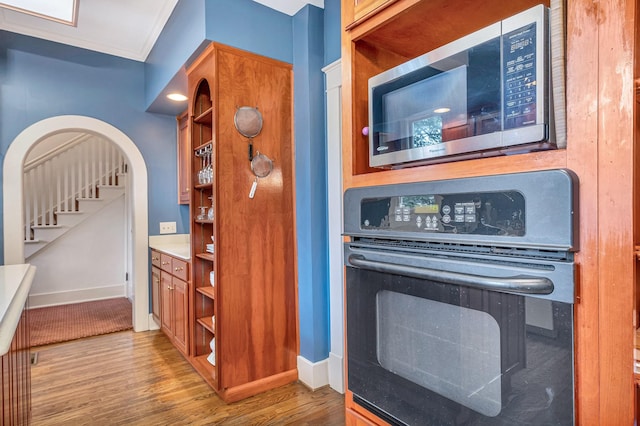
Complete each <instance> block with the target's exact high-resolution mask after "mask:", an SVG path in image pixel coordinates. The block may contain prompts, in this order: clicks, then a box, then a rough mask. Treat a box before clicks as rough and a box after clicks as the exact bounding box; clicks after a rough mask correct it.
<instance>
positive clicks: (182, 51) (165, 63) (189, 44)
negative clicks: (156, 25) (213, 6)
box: [144, 0, 206, 116]
mask: <svg viewBox="0 0 640 426" xmlns="http://www.w3.org/2000/svg"><path fill="white" fill-rule="evenodd" d="M204 14H205V2H204V0H182V1H179V2H178V3H177V4H176V7H175V8H174V9H173V13H172V14H171V17H170V18H169V20H168V21H167V23H166V25H165V26H164V28H163V29H162V32H161V33H160V35H159V36H158V39H157V40H156V43H155V44H154V46H153V48H152V49H151V52H149V55H148V56H147V60H146V61H145V65H144V67H145V105H146V106H151V105H152V104H153V103H154V102H155V101H156V100H161V101H163V102H164V96H163V91H164V89H165V87H166V86H167V85H168V84H169V82H171V81H172V80H174V79H177V80H178V83H179V85H176V88H177V89H186V85H187V81H186V75H185V74H184V72H183V70H182V66H183V65H184V64H186V63H189V62H190V61H191V59H192V57H193V56H195V55H196V54H197V52H198V51H199V50H200V48H201V47H202V46H203V44H204V40H205V38H206V37H205V33H206V30H205V20H204ZM194 17H199V19H194ZM182 77H184V78H182ZM185 94H186V93H185ZM159 97H160V99H158V98H159ZM169 105H171V104H170V103H169ZM186 106H187V105H186V102H185V103H183V104H178V106H177V107H176V108H175V109H173V110H171V111H169V110H163V108H162V107H158V108H156V109H153V110H154V111H155V110H157V111H158V112H161V113H166V114H168V115H174V116H176V115H178V114H179V113H180V111H182V110H184V109H186Z"/></svg>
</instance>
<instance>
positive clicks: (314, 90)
mask: <svg viewBox="0 0 640 426" xmlns="http://www.w3.org/2000/svg"><path fill="white" fill-rule="evenodd" d="M323 26H324V16H323V13H322V10H321V9H318V8H317V7H314V6H306V7H305V8H304V9H302V10H301V11H300V12H298V13H297V14H296V15H295V17H294V19H293V40H294V41H293V52H294V62H293V73H294V76H295V85H294V104H295V106H296V107H295V140H296V159H295V161H296V165H295V166H296V221H297V223H296V226H297V229H296V235H297V238H298V297H299V307H300V310H299V318H300V355H302V356H303V357H304V358H306V359H307V360H309V361H311V362H317V361H320V360H323V359H325V358H327V357H328V355H329V285H328V284H329V283H328V263H327V261H328V255H327V250H328V248H327V214H326V212H327V201H326V200H327V167H326V159H327V157H326V137H325V131H324V129H325V123H324V121H325V119H324V110H325V107H324V77H323V74H322V71H321V69H322V66H323V62H324V40H323V38H324V36H323V34H324V31H323Z"/></svg>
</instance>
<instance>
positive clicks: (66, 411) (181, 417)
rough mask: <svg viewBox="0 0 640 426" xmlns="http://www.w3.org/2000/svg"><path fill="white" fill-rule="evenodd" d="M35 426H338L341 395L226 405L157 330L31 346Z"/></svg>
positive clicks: (288, 393)
mask: <svg viewBox="0 0 640 426" xmlns="http://www.w3.org/2000/svg"><path fill="white" fill-rule="evenodd" d="M32 351H33V352H37V354H38V362H37V364H36V365H34V366H33V367H32V370H31V376H32V407H33V425H34V426H40V425H74V426H76V425H344V396H343V395H341V394H339V393H337V392H335V391H334V390H332V389H330V388H329V387H326V388H323V389H320V390H317V391H315V392H312V391H310V390H308V389H307V388H306V387H305V386H303V385H302V384H300V383H294V384H291V385H287V386H283V387H281V388H278V389H274V390H272V391H269V392H265V393H263V394H260V395H257V396H255V397H252V398H248V399H246V400H244V401H240V402H237V403H234V404H229V405H227V404H225V403H224V402H223V401H222V400H221V399H220V398H218V397H217V396H216V394H215V392H214V391H213V390H212V389H211V388H210V387H209V386H208V385H207V384H205V382H204V381H203V380H202V378H201V377H200V376H199V375H198V374H196V373H195V372H194V371H193V369H192V368H191V365H190V364H189V363H188V362H187V361H185V359H184V358H183V357H182V356H181V355H180V354H179V353H178V352H177V350H176V349H175V348H174V347H173V346H172V345H171V343H170V342H169V341H168V340H167V338H166V337H165V336H164V334H162V333H161V332H160V331H149V332H142V333H134V332H132V331H124V332H119V333H112V334H107V335H103V336H97V337H90V338H86V339H81V340H76V341H72V342H66V343H59V344H54V345H48V346H42V347H39V348H33V349H32Z"/></svg>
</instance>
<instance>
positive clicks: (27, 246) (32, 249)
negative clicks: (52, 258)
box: [24, 240, 49, 259]
mask: <svg viewBox="0 0 640 426" xmlns="http://www.w3.org/2000/svg"><path fill="white" fill-rule="evenodd" d="M47 244H49V242H48V241H42V240H25V242H24V258H25V259H28V258H30V257H31V256H33V255H34V254H35V253H36V252H38V251H39V250H40V249H42V248H43V247H45V246H46V245H47Z"/></svg>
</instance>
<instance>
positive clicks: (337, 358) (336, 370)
mask: <svg viewBox="0 0 640 426" xmlns="http://www.w3.org/2000/svg"><path fill="white" fill-rule="evenodd" d="M329 386H331V388H332V389H333V390H335V391H336V392H340V393H344V360H343V358H342V356H341V355H336V354H334V353H333V352H329Z"/></svg>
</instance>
